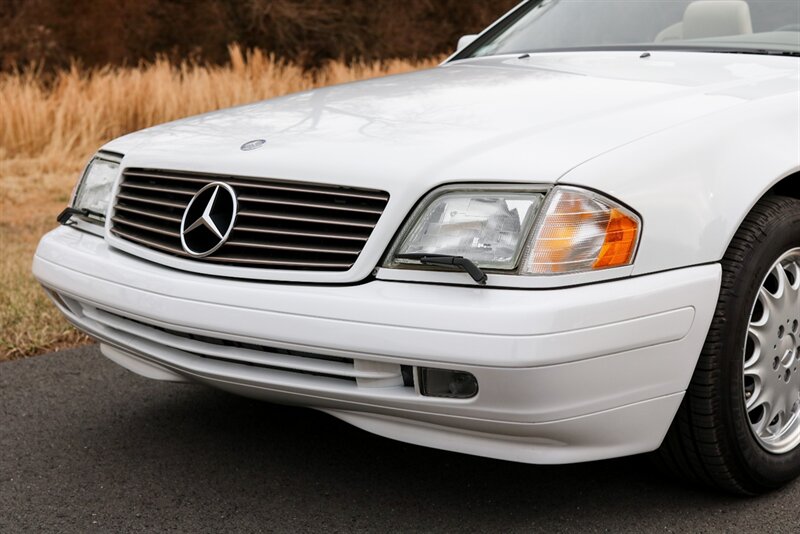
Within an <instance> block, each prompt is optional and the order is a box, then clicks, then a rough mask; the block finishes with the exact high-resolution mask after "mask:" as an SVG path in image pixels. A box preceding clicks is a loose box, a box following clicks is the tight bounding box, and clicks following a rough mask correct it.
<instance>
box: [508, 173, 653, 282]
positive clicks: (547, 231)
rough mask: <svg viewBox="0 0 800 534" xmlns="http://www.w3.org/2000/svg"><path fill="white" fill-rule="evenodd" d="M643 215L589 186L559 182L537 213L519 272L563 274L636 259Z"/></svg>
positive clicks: (626, 263)
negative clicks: (588, 188)
mask: <svg viewBox="0 0 800 534" xmlns="http://www.w3.org/2000/svg"><path fill="white" fill-rule="evenodd" d="M640 227H641V221H640V220H639V217H637V216H636V215H635V214H634V213H632V212H631V211H630V210H627V209H625V208H623V207H622V206H620V205H618V204H617V203H615V202H612V201H611V200H608V199H607V198H605V197H602V196H600V195H598V194H596V193H592V192H590V191H584V190H581V189H572V188H556V189H555V190H553V192H552V193H551V195H550V197H549V198H548V203H547V207H546V208H545V210H544V212H543V213H542V214H541V215H540V216H539V221H538V222H537V226H536V231H535V233H534V235H533V237H532V239H531V242H530V245H529V246H528V249H527V251H526V254H525V257H524V258H523V260H522V265H521V267H520V274H540V275H541V274H565V273H577V272H585V271H593V270H597V269H607V268H610V267H622V266H625V265H630V264H631V263H632V262H633V257H634V254H635V253H636V246H637V244H638V242H639V231H640Z"/></svg>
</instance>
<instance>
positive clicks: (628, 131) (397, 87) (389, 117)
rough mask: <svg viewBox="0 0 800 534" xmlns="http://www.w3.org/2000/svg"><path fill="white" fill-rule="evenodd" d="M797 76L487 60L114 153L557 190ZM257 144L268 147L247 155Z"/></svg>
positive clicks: (230, 117) (352, 178)
mask: <svg viewBox="0 0 800 534" xmlns="http://www.w3.org/2000/svg"><path fill="white" fill-rule="evenodd" d="M781 60H783V61H781ZM796 76H797V73H796V62H794V61H791V60H790V61H786V60H785V58H774V57H765V56H754V55H730V54H701V53H681V52H670V53H667V52H654V53H653V55H652V57H649V58H640V54H639V53H630V52H613V53H608V52H590V53H585V52H584V53H572V54H566V53H561V54H546V55H535V56H532V57H530V58H525V59H520V58H516V57H500V58H486V59H480V60H467V61H461V62H456V63H451V64H448V65H446V66H443V67H440V68H435V69H432V70H428V71H422V72H417V73H412V74H407V75H401V76H390V77H385V78H379V79H375V80H370V81H365V82H360V83H353V84H346V85H340V86H335V87H330V88H325V89H320V90H316V91H309V92H304V93H299V94H295V95H291V96H287V97H283V98H278V99H274V100H270V101H265V102H261V103H256V104H251V105H245V106H241V107H238V108H233V109H228V110H223V111H219V112H214V113H210V114H206V115H201V116H197V117H192V118H188V119H185V120H180V121H177V122H173V123H169V124H165V125H162V126H157V127H154V128H150V129H147V130H143V131H141V132H137V133H135V134H131V135H128V136H125V137H123V138H120V139H118V140H116V141H113V142H111V143H109V144H108V145H107V146H106V147H105V148H106V149H108V150H113V151H117V152H121V153H123V154H125V155H126V156H127V157H126V161H125V164H126V166H142V167H158V168H165V169H174V170H191V171H202V172H212V173H221V174H226V175H232V174H233V175H247V176H256V177H259V176H263V177H270V178H281V179H290V180H305V181H313V182H323V183H334V184H340V185H348V186H360V187H371V188H378V189H384V190H387V191H389V192H390V193H392V194H395V193H399V192H401V191H403V190H406V189H408V188H411V189H413V190H414V194H415V195H416V194H418V193H419V192H420V191H423V192H424V191H427V190H429V189H431V188H432V187H434V186H436V185H438V184H441V183H446V182H453V181H460V180H465V181H474V180H503V181H517V182H544V183H553V182H555V181H557V180H558V179H559V178H560V177H561V176H563V175H564V174H565V173H566V172H567V171H569V170H570V169H571V168H573V167H575V166H577V165H579V164H581V163H582V162H584V161H586V160H588V159H590V158H593V157H595V156H597V155H599V154H601V153H604V152H606V151H609V150H611V149H614V148H616V147H619V146H621V145H624V144H627V143H630V142H631V141H634V140H636V139H638V138H641V137H643V136H646V135H648V134H651V133H654V132H656V131H660V130H663V129H666V128H669V127H670V126H673V125H676V124H679V123H683V122H686V121H689V120H692V119H695V118H697V117H699V116H703V115H707V114H711V113H715V112H718V111H720V110H722V109H726V108H730V107H733V106H736V105H737V104H740V103H743V102H746V101H748V100H750V99H753V98H766V97H769V96H771V95H774V94H779V93H784V92H791V91H796V84H797V81H796ZM253 139H265V140H266V141H267V142H266V144H265V145H264V146H263V147H262V148H261V149H259V150H255V151H252V152H243V151H241V150H240V146H241V145H242V144H243V143H245V142H247V141H250V140H253Z"/></svg>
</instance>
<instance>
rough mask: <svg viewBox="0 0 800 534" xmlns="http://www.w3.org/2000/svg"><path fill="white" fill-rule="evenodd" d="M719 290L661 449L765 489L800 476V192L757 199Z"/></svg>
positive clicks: (677, 463)
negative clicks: (689, 378) (797, 195)
mask: <svg viewBox="0 0 800 534" xmlns="http://www.w3.org/2000/svg"><path fill="white" fill-rule="evenodd" d="M722 268H723V278H722V289H721V292H720V299H719V303H718V305H717V310H716V313H715V316H714V320H713V322H712V324H711V329H710V331H709V334H708V338H707V339H706V343H705V346H704V348H703V352H702V354H701V356H700V360H699V362H698V365H697V369H696V370H695V373H694V376H693V377H692V381H691V384H690V386H689V389H688V391H687V392H686V396H685V397H684V400H683V403H682V404H681V407H680V409H679V411H678V414H677V415H676V417H675V421H674V422H673V423H672V427H671V428H670V430H669V433H668V434H667V438H666V440H665V441H664V444H663V445H662V446H661V449H660V450H659V456H660V458H661V459H662V460H663V461H664V462H665V463H666V464H667V465H668V466H669V467H670V468H671V469H672V470H673V471H676V472H678V473H680V474H682V475H684V476H688V477H690V478H692V479H694V480H698V481H701V482H704V483H706V484H709V485H713V486H716V487H719V488H722V489H725V490H727V491H731V492H735V493H741V494H756V493H763V492H766V491H769V490H772V489H775V488H778V487H780V486H781V485H783V484H785V483H787V482H789V481H790V480H792V479H794V478H795V477H797V476H798V475H800V201H798V200H796V199H792V198H787V197H777V196H774V197H768V198H765V199H764V200H762V201H761V202H759V204H757V205H756V207H755V208H754V209H753V211H752V212H751V213H750V215H749V216H748V217H747V219H746V220H745V222H744V223H743V224H742V227H741V228H740V229H739V231H738V232H737V234H736V237H735V238H734V239H733V241H732V243H731V245H730V247H729V249H728V251H727V253H726V254H725V257H724V258H723V260H722Z"/></svg>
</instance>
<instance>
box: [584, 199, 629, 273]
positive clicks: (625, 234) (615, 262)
mask: <svg viewBox="0 0 800 534" xmlns="http://www.w3.org/2000/svg"><path fill="white" fill-rule="evenodd" d="M638 234H639V223H638V222H637V221H635V220H634V219H632V218H631V217H629V216H627V215H625V214H624V213H622V212H621V211H620V210H618V209H616V208H615V209H612V210H611V215H610V217H609V221H608V227H607V228H606V239H605V242H604V243H603V248H602V249H600V255H599V256H598V258H597V261H596V262H594V268H595V269H603V268H607V267H619V266H620V265H627V264H629V263H630V262H631V260H632V259H633V253H634V252H635V251H636V240H637V237H638Z"/></svg>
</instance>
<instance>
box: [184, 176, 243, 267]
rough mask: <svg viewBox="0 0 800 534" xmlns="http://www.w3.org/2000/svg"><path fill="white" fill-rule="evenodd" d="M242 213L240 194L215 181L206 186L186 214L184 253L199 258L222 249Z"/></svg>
mask: <svg viewBox="0 0 800 534" xmlns="http://www.w3.org/2000/svg"><path fill="white" fill-rule="evenodd" d="M238 210H239V202H238V200H237V199H236V191H234V190H233V188H232V187H231V186H229V185H228V184H224V183H222V182H213V183H210V184H208V185H207V186H205V187H203V188H202V189H201V190H200V191H198V192H197V194H196V195H195V196H194V198H192V200H191V201H190V202H189V205H188V206H186V211H184V212H183V219H182V220H181V245H182V246H183V250H185V251H186V252H187V253H188V254H191V255H192V256H195V257H197V258H204V257H206V256H208V255H210V254H213V253H214V252H216V251H217V250H219V248H220V247H221V246H222V245H224V244H225V242H226V241H227V240H228V237H230V235H231V231H232V230H233V225H234V223H235V222H236V212H237V211H238Z"/></svg>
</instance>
